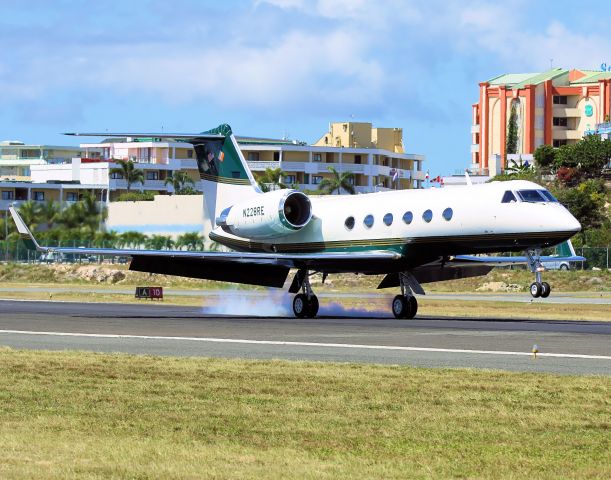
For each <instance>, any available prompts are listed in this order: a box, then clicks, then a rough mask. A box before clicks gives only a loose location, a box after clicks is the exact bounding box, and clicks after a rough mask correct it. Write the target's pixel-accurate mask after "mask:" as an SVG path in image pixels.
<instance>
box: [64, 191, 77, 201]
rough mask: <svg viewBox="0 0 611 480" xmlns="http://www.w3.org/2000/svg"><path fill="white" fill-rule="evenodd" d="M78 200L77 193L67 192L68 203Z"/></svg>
mask: <svg viewBox="0 0 611 480" xmlns="http://www.w3.org/2000/svg"><path fill="white" fill-rule="evenodd" d="M77 200H78V196H77V195H76V192H67V193H66V201H67V202H76V201H77Z"/></svg>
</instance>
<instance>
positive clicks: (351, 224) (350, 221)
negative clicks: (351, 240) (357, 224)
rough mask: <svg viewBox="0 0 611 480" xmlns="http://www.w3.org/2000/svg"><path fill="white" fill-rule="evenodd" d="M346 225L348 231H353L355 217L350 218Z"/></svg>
mask: <svg viewBox="0 0 611 480" xmlns="http://www.w3.org/2000/svg"><path fill="white" fill-rule="evenodd" d="M344 225H345V226H346V228H347V229H348V230H352V229H353V228H354V217H348V218H347V219H346V221H345V222H344Z"/></svg>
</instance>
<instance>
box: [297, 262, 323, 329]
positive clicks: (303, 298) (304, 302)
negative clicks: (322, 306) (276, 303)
mask: <svg viewBox="0 0 611 480" xmlns="http://www.w3.org/2000/svg"><path fill="white" fill-rule="evenodd" d="M295 280H296V281H297V282H299V283H300V284H301V285H300V286H299V287H298V290H299V288H300V289H301V290H302V293H298V294H297V295H295V297H294V298H293V313H294V314H295V316H296V317H297V318H314V317H316V315H317V314H318V308H319V303H318V297H317V296H316V295H314V292H313V291H312V287H311V285H310V276H309V272H308V271H307V270H302V271H299V272H298V273H297V276H296V277H295ZM298 290H297V291H298Z"/></svg>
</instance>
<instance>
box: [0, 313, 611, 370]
mask: <svg viewBox="0 0 611 480" xmlns="http://www.w3.org/2000/svg"><path fill="white" fill-rule="evenodd" d="M0 312H1V313H0V345H3V346H10V347H13V348H28V349H47V350H65V349H69V350H88V351H97V352H125V353H133V354H150V355H172V356H206V357H225V358H249V359H270V358H277V359H288V360H312V361H338V362H358V363H380V364H407V365H413V366H423V367H436V368H438V367H450V368H457V367H470V368H487V369H501V370H511V371H531V372H554V373H562V374H600V375H611V323H604V322H577V321H575V322H571V321H545V320H533V321H524V320H518V321H516V320H505V319H500V318H497V319H495V318H489V319H478V320H473V319H460V318H456V319H445V318H444V319H440V318H434V317H418V318H416V319H414V320H395V319H391V318H345V317H344V318H342V317H335V316H334V317H320V318H316V319H305V320H299V319H295V318H282V317H243V316H219V315H206V314H203V313H202V309H201V308H195V307H175V306H165V305H151V304H142V305H123V304H88V303H70V302H44V301H0ZM533 345H537V347H538V350H539V354H538V356H537V358H536V359H535V358H533V355H532V353H531V350H532V348H533Z"/></svg>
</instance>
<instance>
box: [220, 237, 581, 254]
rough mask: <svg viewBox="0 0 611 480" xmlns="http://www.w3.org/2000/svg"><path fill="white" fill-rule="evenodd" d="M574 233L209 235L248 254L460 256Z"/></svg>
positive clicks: (542, 244)
mask: <svg viewBox="0 0 611 480" xmlns="http://www.w3.org/2000/svg"><path fill="white" fill-rule="evenodd" d="M573 234H574V232H553V233H550V232H532V233H528V234H524V233H507V234H484V235H453V236H436V237H406V238H378V239H375V238H372V239H363V240H339V241H328V242H301V243H297V242H296V243H274V242H273V239H270V241H269V242H260V241H252V240H245V239H244V240H242V239H235V238H228V237H225V236H222V235H217V234H215V233H214V232H212V233H210V239H211V240H213V241H215V242H218V243H220V244H222V245H225V246H227V247H229V248H231V249H234V250H238V251H246V252H276V253H296V254H299V253H315V252H321V253H322V252H359V251H361V252H362V251H373V250H375V251H380V250H384V251H392V252H396V253H400V254H402V255H404V256H405V255H408V253H409V254H416V253H417V252H426V253H427V256H428V254H429V253H430V251H429V250H434V251H435V253H436V254H439V255H458V254H466V253H490V252H501V251H521V250H524V249H525V248H528V247H532V246H537V247H548V246H551V245H556V244H558V243H560V242H562V241H564V240H566V239H568V238H570V237H571V236H572V235H573Z"/></svg>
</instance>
